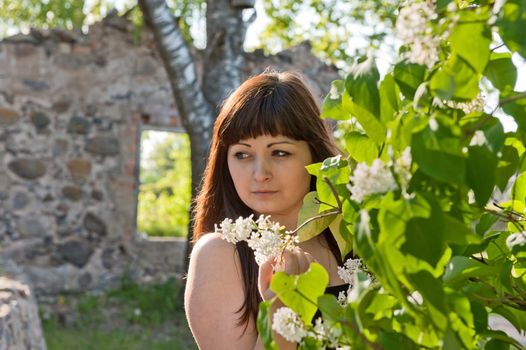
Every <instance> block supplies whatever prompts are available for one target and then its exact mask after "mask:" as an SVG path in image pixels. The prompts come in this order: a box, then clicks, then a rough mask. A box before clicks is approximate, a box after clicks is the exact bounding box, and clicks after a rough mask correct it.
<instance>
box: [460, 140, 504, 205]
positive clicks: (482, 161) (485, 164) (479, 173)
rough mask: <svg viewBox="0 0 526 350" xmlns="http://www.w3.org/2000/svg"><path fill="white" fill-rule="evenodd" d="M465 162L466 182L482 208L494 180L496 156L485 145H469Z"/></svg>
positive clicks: (487, 198)
mask: <svg viewBox="0 0 526 350" xmlns="http://www.w3.org/2000/svg"><path fill="white" fill-rule="evenodd" d="M468 154H469V157H468V159H467V162H466V169H467V179H466V180H467V184H468V185H469V187H471V188H472V189H473V192H474V193H475V200H476V201H477V203H478V205H479V206H480V207H481V208H482V207H484V206H486V204H487V203H488V200H489V198H490V197H491V194H492V193H493V188H494V187H495V181H496V169H497V157H496V156H495V154H493V153H492V152H491V151H490V150H489V149H488V148H487V147H486V146H469V147H468Z"/></svg>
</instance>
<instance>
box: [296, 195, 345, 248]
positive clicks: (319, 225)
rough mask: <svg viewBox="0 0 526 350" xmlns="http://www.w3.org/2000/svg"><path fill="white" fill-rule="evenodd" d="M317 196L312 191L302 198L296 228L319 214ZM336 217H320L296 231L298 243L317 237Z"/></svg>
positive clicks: (334, 215)
mask: <svg viewBox="0 0 526 350" xmlns="http://www.w3.org/2000/svg"><path fill="white" fill-rule="evenodd" d="M317 196H318V194H317V193H316V192H315V191H312V192H309V193H307V195H306V196H305V197H304V198H303V206H302V207H301V209H300V213H299V215H298V223H297V226H298V227H299V226H300V225H302V224H303V223H304V222H306V221H307V220H309V219H310V218H313V217H315V216H316V215H319V214H320V213H319V210H320V204H319V202H318V201H317V199H316V198H317ZM336 215H337V214H333V215H330V216H324V217H321V218H319V219H316V220H313V221H311V222H309V223H308V224H307V225H305V226H303V227H301V228H300V229H299V231H298V236H299V239H300V242H304V241H307V240H309V239H311V238H313V237H316V236H317V235H319V234H320V233H321V232H323V230H325V229H326V228H327V227H329V225H330V223H331V222H332V221H334V219H335V218H336Z"/></svg>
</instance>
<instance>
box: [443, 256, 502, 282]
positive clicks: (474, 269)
mask: <svg viewBox="0 0 526 350" xmlns="http://www.w3.org/2000/svg"><path fill="white" fill-rule="evenodd" d="M497 273H498V270H497V269H496V268H494V267H493V266H490V265H486V264H483V263H480V262H478V261H476V260H473V259H471V258H468V257H465V256H454V257H453V258H451V261H450V262H449V264H448V265H447V267H446V271H445V273H444V276H443V281H444V284H445V285H447V286H449V287H452V288H457V287H460V286H462V284H464V283H465V282H466V281H467V280H468V279H469V278H472V277H485V276H495V274H497Z"/></svg>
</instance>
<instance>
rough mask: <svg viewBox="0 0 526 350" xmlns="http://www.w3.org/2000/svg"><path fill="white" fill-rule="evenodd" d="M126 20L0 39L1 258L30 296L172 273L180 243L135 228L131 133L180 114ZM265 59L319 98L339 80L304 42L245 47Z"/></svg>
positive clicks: (251, 69)
mask: <svg viewBox="0 0 526 350" xmlns="http://www.w3.org/2000/svg"><path fill="white" fill-rule="evenodd" d="M132 29H133V27H132V24H131V23H130V22H128V21H127V20H126V19H124V18H120V17H108V18H106V19H104V20H103V21H102V22H100V23H97V24H95V25H93V26H91V27H90V28H89V32H88V34H87V35H83V34H80V33H75V32H67V31H63V30H57V29H54V30H47V31H36V30H32V31H31V33H30V34H28V35H22V34H20V35H15V36H13V37H10V38H8V39H5V40H4V41H2V42H0V247H1V248H0V256H3V257H4V258H6V259H10V260H12V261H13V262H15V263H16V264H17V265H18V266H20V268H21V269H22V270H23V273H24V274H25V275H26V276H27V278H28V280H29V281H30V282H31V284H32V287H33V288H34V291H35V294H36V296H37V297H45V296H49V295H51V296H52V295H57V294H58V293H62V292H75V291H85V290H93V289H105V288H108V287H111V286H115V285H117V284H118V283H119V280H120V278H121V277H122V276H123V275H126V276H128V277H129V278H132V279H133V280H136V281H139V282H141V281H153V280H155V281H161V280H163V279H166V278H168V277H177V276H179V275H180V273H181V272H182V271H181V266H182V262H183V252H184V242H183V241H181V240H177V239H149V240H145V239H141V238H140V235H137V234H136V224H135V222H136V218H135V216H136V196H137V186H138V180H137V177H138V170H137V169H138V155H137V154H138V148H139V136H140V132H141V130H143V128H148V127H156V128H174V127H180V126H181V123H180V121H179V117H178V112H177V106H175V104H174V102H173V98H172V95H171V91H170V86H169V83H168V81H167V79H166V75H165V71H164V68H163V66H162V64H161V61H160V59H159V56H158V53H157V52H156V50H155V44H154V42H153V39H152V36H151V35H150V34H149V33H143V34H142V36H141V37H140V38H137V37H135V36H134V34H133V30H132ZM199 54H200V53H199V52H195V55H196V57H199ZM268 66H271V67H274V68H276V69H295V70H298V71H300V72H303V73H304V74H305V75H306V76H308V77H310V79H311V83H312V87H313V89H314V91H315V92H316V93H317V94H319V95H320V97H322V96H323V94H324V93H326V92H327V89H328V87H329V86H330V82H331V81H332V80H334V79H337V78H338V76H337V73H336V69H335V68H334V67H330V66H327V65H325V64H323V63H322V62H320V61H319V60H318V59H316V58H315V57H314V56H313V55H312V54H311V52H310V47H309V45H308V44H303V45H299V46H297V47H294V48H292V49H290V50H287V51H284V52H281V53H279V54H277V55H275V56H265V55H264V54H263V53H262V52H260V51H256V52H254V53H250V54H248V64H247V68H246V72H245V73H246V75H247V76H248V75H251V74H254V73H257V72H261V71H262V70H263V69H265V68H266V67H268ZM198 69H199V67H198ZM162 219H163V218H159V220H162Z"/></svg>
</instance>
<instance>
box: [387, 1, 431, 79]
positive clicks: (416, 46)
mask: <svg viewBox="0 0 526 350" xmlns="http://www.w3.org/2000/svg"><path fill="white" fill-rule="evenodd" d="M437 17H438V16H437V13H436V12H435V7H434V4H433V2H431V1H424V0H420V1H408V2H407V6H404V7H402V9H401V10H400V14H399V15H398V18H397V20H396V32H397V36H398V38H399V39H400V40H401V41H402V42H403V44H404V45H407V46H409V50H408V51H407V52H405V57H406V58H407V59H408V60H409V62H411V63H417V64H422V65H425V66H427V67H428V68H429V69H431V68H432V67H433V66H434V65H435V63H436V62H437V61H438V48H439V46H440V41H441V38H440V37H439V36H436V35H435V34H434V33H433V28H432V27H431V25H430V23H431V22H432V21H433V20H435V19H436V18H437Z"/></svg>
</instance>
